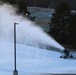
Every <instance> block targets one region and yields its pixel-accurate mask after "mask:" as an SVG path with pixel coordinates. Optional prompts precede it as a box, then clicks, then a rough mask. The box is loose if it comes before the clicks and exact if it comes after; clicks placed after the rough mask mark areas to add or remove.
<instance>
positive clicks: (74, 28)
mask: <svg viewBox="0 0 76 75" xmlns="http://www.w3.org/2000/svg"><path fill="white" fill-rule="evenodd" d="M69 29H70V44H73V45H74V44H76V13H75V14H73V15H72V16H71V17H70V26H69Z"/></svg>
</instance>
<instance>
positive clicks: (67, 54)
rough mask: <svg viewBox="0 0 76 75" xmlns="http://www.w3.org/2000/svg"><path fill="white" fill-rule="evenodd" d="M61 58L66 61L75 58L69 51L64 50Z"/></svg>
mask: <svg viewBox="0 0 76 75" xmlns="http://www.w3.org/2000/svg"><path fill="white" fill-rule="evenodd" d="M60 58H64V59H67V58H73V55H72V53H71V52H70V51H69V50H68V49H64V50H63V52H62V53H61V56H60Z"/></svg>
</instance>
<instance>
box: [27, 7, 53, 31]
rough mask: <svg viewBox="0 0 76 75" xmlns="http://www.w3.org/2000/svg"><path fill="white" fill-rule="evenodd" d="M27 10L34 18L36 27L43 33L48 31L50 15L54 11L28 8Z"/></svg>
mask: <svg viewBox="0 0 76 75" xmlns="http://www.w3.org/2000/svg"><path fill="white" fill-rule="evenodd" d="M28 10H29V11H30V12H31V15H32V16H36V19H35V22H36V23H37V24H38V26H40V27H42V28H43V30H44V31H46V32H47V31H48V30H49V24H48V22H50V20H51V17H52V13H53V12H54V9H50V8H40V7H28Z"/></svg>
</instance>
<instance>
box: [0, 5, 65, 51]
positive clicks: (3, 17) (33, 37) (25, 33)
mask: <svg viewBox="0 0 76 75" xmlns="http://www.w3.org/2000/svg"><path fill="white" fill-rule="evenodd" d="M16 10H17V9H15V8H14V7H13V6H11V5H9V4H3V5H0V41H9V42H13V38H14V36H13V34H14V33H13V32H14V31H13V30H14V25H13V24H14V23H15V22H17V23H19V25H17V31H16V34H17V43H21V44H25V45H31V46H35V47H41V48H47V47H48V46H49V47H50V48H51V47H54V48H58V49H61V50H64V47H62V46H61V45H60V44H59V43H57V42H56V41H55V40H54V39H53V38H52V37H50V36H48V35H47V34H46V33H44V32H43V30H42V29H41V28H40V27H37V26H36V25H35V23H33V22H31V21H29V20H28V19H27V18H24V17H23V16H21V15H17V14H16V13H15V12H16Z"/></svg>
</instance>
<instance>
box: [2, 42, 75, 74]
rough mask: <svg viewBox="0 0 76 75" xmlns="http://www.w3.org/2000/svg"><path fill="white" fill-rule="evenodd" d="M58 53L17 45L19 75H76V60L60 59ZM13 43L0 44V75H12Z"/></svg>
mask: <svg viewBox="0 0 76 75" xmlns="http://www.w3.org/2000/svg"><path fill="white" fill-rule="evenodd" d="M59 56H60V53H57V52H54V51H48V50H44V49H39V48H35V47H31V46H25V45H21V44H17V70H18V71H19V75H25V74H28V73H30V75H31V73H52V74H53V73H58V74H59V73H76V60H71V59H61V58H59ZM13 57H14V48H13V43H9V42H0V75H12V73H13V70H14V58H13Z"/></svg>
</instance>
